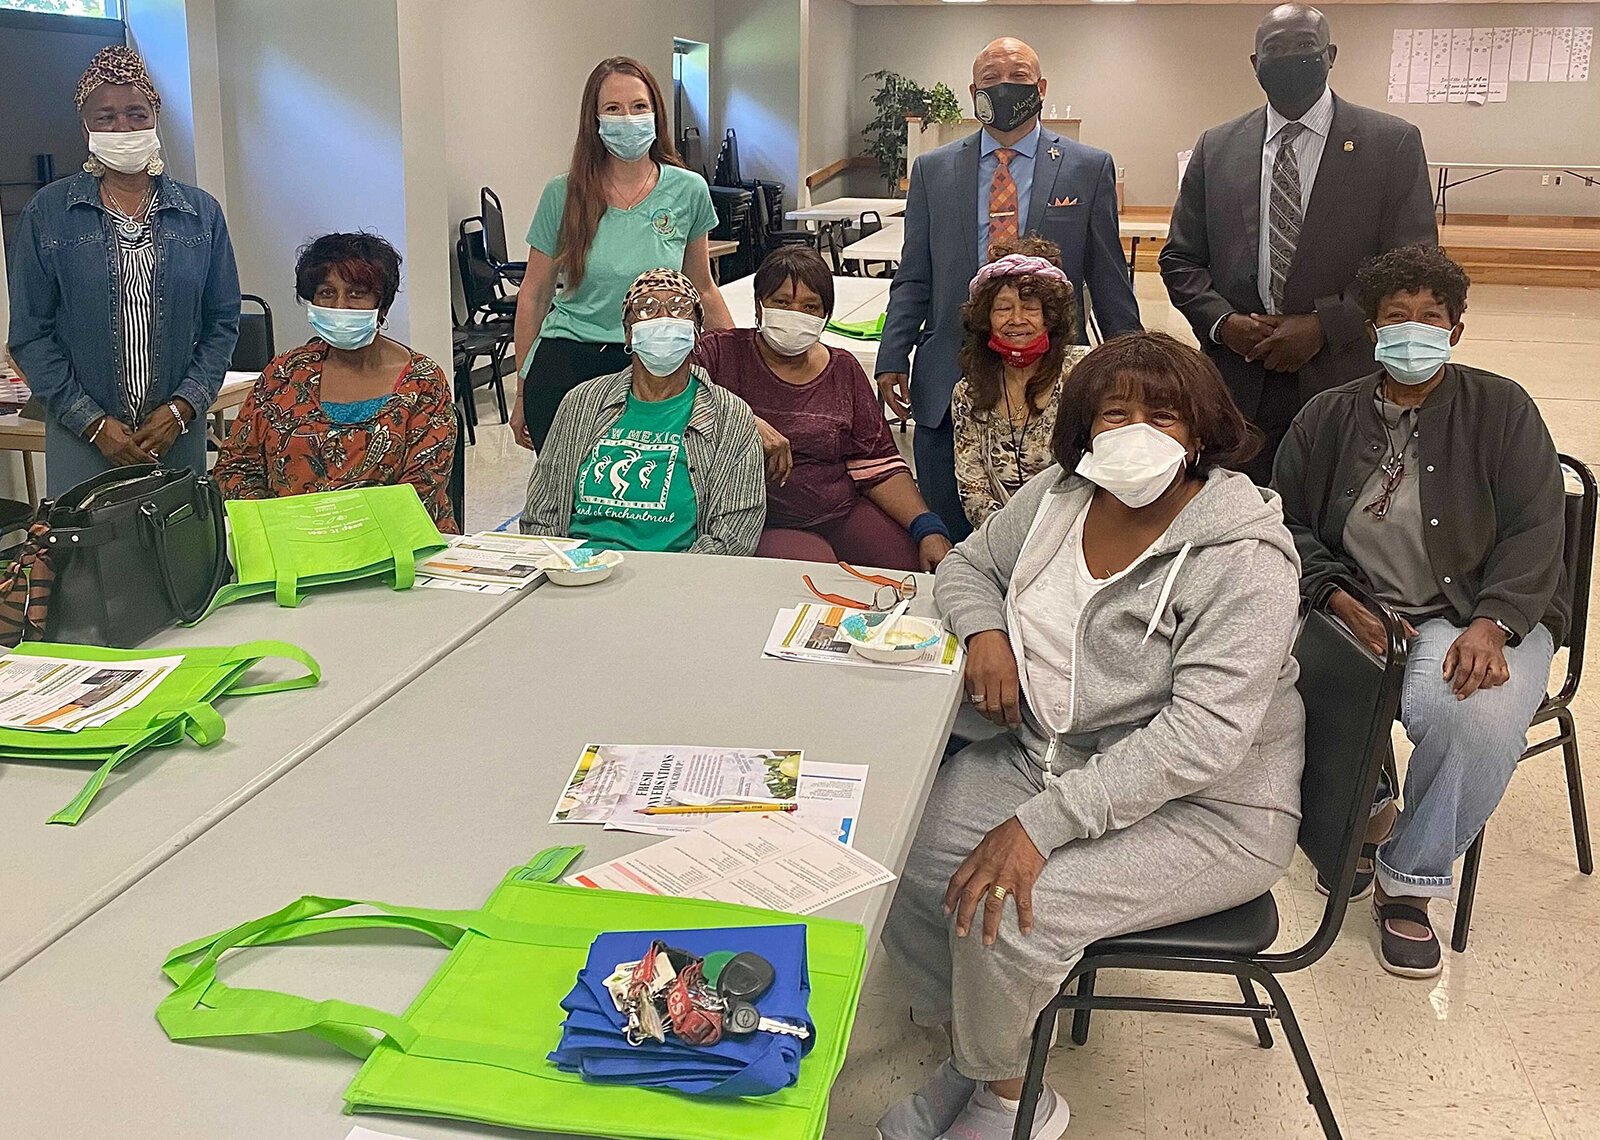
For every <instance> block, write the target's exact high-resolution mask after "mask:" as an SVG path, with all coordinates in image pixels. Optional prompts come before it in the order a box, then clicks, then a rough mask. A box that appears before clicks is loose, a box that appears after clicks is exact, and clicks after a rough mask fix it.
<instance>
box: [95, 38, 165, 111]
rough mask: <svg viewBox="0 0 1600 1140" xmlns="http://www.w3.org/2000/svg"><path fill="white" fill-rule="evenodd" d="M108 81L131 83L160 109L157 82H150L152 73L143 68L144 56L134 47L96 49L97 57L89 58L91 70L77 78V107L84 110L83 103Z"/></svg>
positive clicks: (151, 104)
mask: <svg viewBox="0 0 1600 1140" xmlns="http://www.w3.org/2000/svg"><path fill="white" fill-rule="evenodd" d="M107 83H109V84H112V85H113V86H120V85H121V84H124V83H127V84H131V85H132V86H134V87H137V88H138V89H139V92H140V94H142V95H143V96H144V97H145V98H146V99H148V100H150V109H151V110H152V111H160V110H161V96H160V95H157V94H156V85H155V84H154V83H151V82H150V73H149V72H148V71H146V70H145V69H144V60H142V59H140V58H139V53H138V52H136V51H134V50H133V49H132V48H129V47H122V46H120V45H117V44H113V45H112V46H111V47H106V48H101V49H100V50H99V51H98V52H96V53H95V57H94V58H93V59H91V60H90V61H89V70H87V71H85V72H84V73H83V78H82V79H80V80H78V110H80V111H81V110H83V105H84V104H85V103H87V102H88V101H89V96H90V95H92V94H94V92H95V89H96V88H98V87H103V86H104V85H106V84H107Z"/></svg>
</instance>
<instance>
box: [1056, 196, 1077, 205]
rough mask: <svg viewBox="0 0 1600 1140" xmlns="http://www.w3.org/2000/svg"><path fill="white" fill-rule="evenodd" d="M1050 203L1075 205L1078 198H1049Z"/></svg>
mask: <svg viewBox="0 0 1600 1140" xmlns="http://www.w3.org/2000/svg"><path fill="white" fill-rule="evenodd" d="M1050 204H1051V205H1052V206H1076V205H1077V204H1078V200H1077V199H1076V198H1052V199H1050Z"/></svg>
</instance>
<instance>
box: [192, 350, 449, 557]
mask: <svg viewBox="0 0 1600 1140" xmlns="http://www.w3.org/2000/svg"><path fill="white" fill-rule="evenodd" d="M327 355H328V345H327V343H326V342H325V341H323V340H322V339H320V338H313V339H312V340H311V341H309V342H308V343H306V344H303V345H301V346H300V347H299V348H294V349H290V350H289V351H288V352H285V353H283V354H282V355H281V356H279V357H278V358H277V359H275V360H273V361H272V363H270V364H268V365H267V367H266V368H265V369H264V370H263V371H262V373H261V377H260V379H258V380H257V381H256V383H255V386H254V387H253V388H252V389H251V390H250V395H249V397H248V398H247V399H246V400H245V402H244V407H242V408H241V409H240V410H239V418H238V419H237V420H236V421H234V425H233V430H232V431H231V432H229V433H228V439H227V442H226V443H224V444H223V445H222V454H221V456H220V457H219V458H218V459H217V465H216V467H215V469H213V471H212V477H213V478H215V479H216V481H217V486H218V487H219V488H221V490H222V494H223V497H224V498H228V499H267V498H275V497H277V496H281V495H304V494H308V493H310V492H313V491H336V490H340V489H342V488H345V487H374V486H384V485H388V484H395V483H410V484H411V485H412V486H413V487H415V488H416V489H417V496H418V497H419V498H420V499H421V500H422V505H423V506H424V507H426V508H427V509H428V513H429V514H430V515H432V516H433V521H434V522H435V523H436V524H437V525H438V527H439V529H440V530H442V531H445V532H447V533H451V534H454V533H456V531H457V529H458V528H457V525H456V519H455V516H454V515H453V514H452V512H451V509H450V494H449V483H450V464H451V460H452V459H453V458H454V456H455V447H456V417H455V408H454V406H453V405H454V401H453V399H452V396H451V389H450V381H449V379H448V378H447V377H446V376H445V375H444V373H443V372H442V371H441V370H440V368H439V366H438V365H437V364H435V363H434V362H433V361H432V360H429V359H428V358H427V357H426V356H423V355H421V354H420V353H416V352H413V353H412V354H411V360H410V362H409V363H408V364H407V365H406V367H405V369H404V370H403V371H402V372H401V373H400V377H399V379H398V380H396V381H395V386H394V391H393V392H392V393H391V394H390V395H389V397H388V398H387V399H386V400H384V401H383V403H382V405H381V406H380V407H379V408H378V409H377V411H376V413H375V414H373V416H372V417H371V418H370V419H367V420H365V421H362V422H358V423H336V422H334V421H333V420H331V419H330V418H329V417H328V415H327V413H326V412H325V411H324V409H323V406H322V363H323V361H324V360H325V359H327Z"/></svg>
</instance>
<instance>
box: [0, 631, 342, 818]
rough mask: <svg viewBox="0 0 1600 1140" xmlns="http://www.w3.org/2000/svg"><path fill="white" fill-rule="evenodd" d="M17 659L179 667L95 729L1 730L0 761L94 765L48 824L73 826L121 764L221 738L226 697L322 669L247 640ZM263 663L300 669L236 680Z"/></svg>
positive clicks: (295, 652) (272, 644) (292, 648)
mask: <svg viewBox="0 0 1600 1140" xmlns="http://www.w3.org/2000/svg"><path fill="white" fill-rule="evenodd" d="M10 652H11V653H12V654H14V655H18V656H30V657H61V658H67V659H70V660H73V661H97V662H104V663H105V664H108V665H114V664H116V663H117V662H119V661H136V660H141V659H148V658H151V657H179V656H181V657H182V658H183V663H182V664H181V665H179V666H178V667H177V668H175V669H173V671H172V672H171V673H169V674H167V676H165V677H164V678H162V680H161V681H160V683H159V684H157V685H156V687H155V689H154V690H153V691H152V692H151V693H150V695H149V696H147V697H145V698H144V700H142V701H140V702H139V704H137V705H135V706H134V707H133V708H131V709H128V710H127V711H126V712H123V713H121V714H119V715H118V716H116V717H113V718H112V719H111V720H109V721H107V722H106V723H105V724H103V725H101V726H99V727H98V728H85V729H82V730H80V731H78V732H61V731H47V732H40V731H37V730H31V729H23V728H5V727H0V759H6V760H76V761H88V762H90V763H94V764H98V765H99V766H98V767H97V768H96V769H95V771H94V774H93V775H92V776H90V777H89V780H88V782H87V783H86V784H84V786H83V790H82V791H80V792H79V793H78V794H77V795H76V796H74V797H73V798H72V802H71V803H69V804H67V806H66V807H64V808H62V809H61V810H60V811H58V812H56V814H55V815H53V816H51V817H50V819H49V820H48V821H47V822H49V823H66V824H75V823H77V822H78V821H79V820H81V819H82V818H83V815H84V813H85V812H86V811H88V810H89V805H90V804H91V803H92V802H93V801H94V798H95V796H96V795H98V794H99V792H100V789H101V788H102V787H104V786H105V782H106V778H107V777H108V776H110V775H111V772H112V770H113V769H115V768H116V767H117V765H119V764H121V763H122V762H123V761H125V760H127V759H129V758H130V757H132V756H135V755H137V754H138V753H140V752H143V751H144V750H145V749H147V748H160V747H164V746H167V745H172V744H177V743H178V742H179V741H181V740H182V739H183V738H184V737H186V736H187V737H188V738H189V739H191V740H193V741H194V742H195V743H196V744H199V745H201V746H202V747H204V746H206V745H211V744H215V743H216V742H217V741H219V740H221V739H222V737H223V732H224V730H225V729H226V725H225V724H224V722H223V719H222V715H221V714H220V713H218V712H217V710H216V709H215V708H214V707H212V702H214V701H216V700H218V699H219V698H221V697H224V696H234V697H244V696H252V695H256V694H260V693H282V692H287V691H289V690H291V689H304V688H308V687H309V686H311V685H315V684H316V683H317V682H318V681H319V680H320V679H321V677H322V672H321V668H320V667H319V666H318V665H317V663H316V661H315V660H314V659H313V658H312V657H311V655H310V654H309V653H307V652H306V651H305V650H304V649H301V648H300V647H299V646H297V645H290V644H289V643H288V642H286V641H251V642H247V643H245V644H243V645H233V646H224V647H218V648H199V649H174V650H171V651H163V650H154V649H102V648H100V647H99V646H94V645H57V644H54V643H52V642H47V641H29V642H24V643H23V644H22V645H19V646H18V647H17V648H15V649H13V650H11V651H10ZM269 657H284V658H287V659H289V660H291V661H295V662H297V663H299V664H300V665H303V666H305V670H306V671H305V672H304V673H303V674H301V675H300V676H296V677H289V678H287V679H284V680H280V681H267V682H263V683H261V684H255V685H241V684H239V681H240V680H241V679H242V678H243V677H244V675H245V674H246V673H247V672H249V671H250V670H251V669H252V668H254V667H255V665H256V664H257V663H258V662H260V661H263V660H265V659H266V658H269Z"/></svg>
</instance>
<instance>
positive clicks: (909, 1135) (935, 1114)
mask: <svg viewBox="0 0 1600 1140" xmlns="http://www.w3.org/2000/svg"><path fill="white" fill-rule="evenodd" d="M977 1087H978V1082H977V1081H969V1080H967V1078H966V1077H963V1076H962V1075H961V1074H960V1073H958V1072H956V1067H955V1065H954V1064H953V1063H952V1062H950V1061H946V1062H945V1063H944V1064H942V1065H940V1066H939V1067H938V1068H937V1069H935V1070H934V1073H933V1076H932V1077H930V1078H929V1079H928V1083H927V1084H925V1085H923V1086H922V1087H921V1088H920V1089H918V1090H917V1091H916V1092H914V1093H912V1094H911V1095H910V1096H908V1097H906V1098H905V1099H904V1100H902V1101H901V1102H900V1103H899V1104H897V1105H895V1106H894V1107H893V1108H891V1109H890V1110H889V1111H888V1112H886V1113H884V1116H883V1119H882V1120H880V1121H878V1130H877V1131H878V1140H938V1137H939V1136H940V1135H941V1134H942V1133H943V1132H944V1131H945V1129H947V1128H949V1127H950V1126H951V1125H952V1124H954V1123H955V1121H956V1117H958V1116H960V1115H961V1110H962V1109H963V1108H966V1107H967V1101H969V1100H971V1099H972V1093H973V1090H975V1089H976V1088H977Z"/></svg>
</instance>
